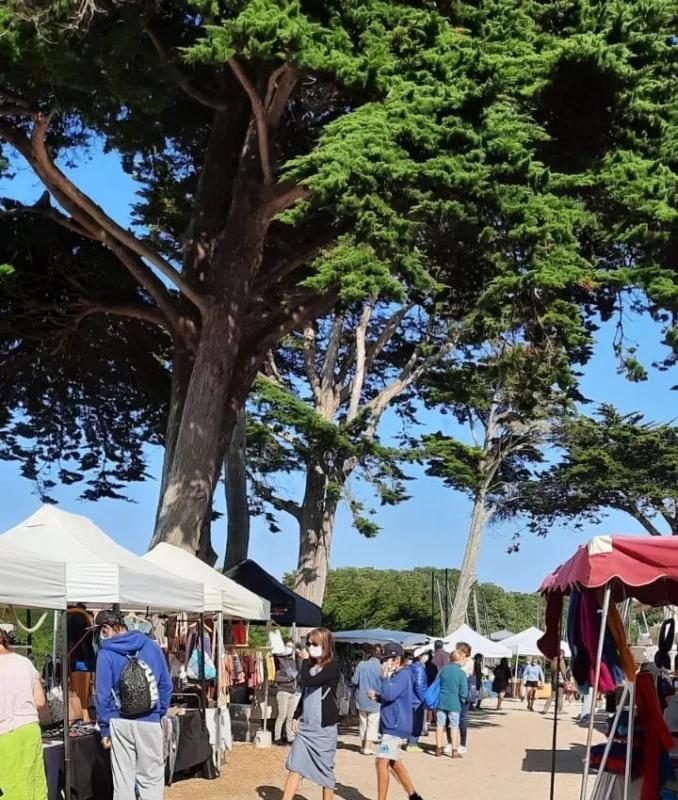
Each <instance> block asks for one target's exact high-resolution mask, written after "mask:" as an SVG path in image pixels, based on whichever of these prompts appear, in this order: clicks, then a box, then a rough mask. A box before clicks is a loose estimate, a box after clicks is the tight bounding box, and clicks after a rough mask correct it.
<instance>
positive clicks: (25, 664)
mask: <svg viewBox="0 0 678 800" xmlns="http://www.w3.org/2000/svg"><path fill="white" fill-rule="evenodd" d="M39 678H40V676H39V675H38V671H37V670H36V668H35V667H34V666H33V664H32V662H31V661H29V660H28V659H27V658H24V656H19V655H17V654H16V653H5V654H4V655H0V735H2V734H3V733H9V732H10V731H15V730H16V729H17V728H21V727H23V726H24V725H29V724H30V723H31V722H38V709H37V708H36V707H35V700H34V699H33V689H34V688H35V682H36V681H37V680H39Z"/></svg>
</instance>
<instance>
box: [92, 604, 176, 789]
mask: <svg viewBox="0 0 678 800" xmlns="http://www.w3.org/2000/svg"><path fill="white" fill-rule="evenodd" d="M94 624H95V627H96V628H98V629H99V632H100V637H101V639H100V646H99V653H98V655H97V671H96V689H97V721H98V723H99V727H100V729H101V744H102V747H104V748H106V749H109V750H110V751H111V766H112V770H113V790H114V799H115V800H135V798H136V797H138V798H139V800H162V798H163V796H164V791H165V760H164V758H163V737H162V727H161V724H160V720H161V719H162V718H163V717H164V716H165V714H166V713H167V709H168V708H169V704H170V699H171V697H172V680H171V678H170V674H169V670H168V669H167V663H166V661H165V656H164V655H163V653H162V650H161V649H160V648H159V647H158V645H157V644H156V643H155V642H152V641H151V640H150V639H149V638H148V637H147V636H146V635H145V634H143V633H141V632H140V631H128V630H127V626H126V625H125V620H124V617H123V615H122V614H121V613H120V612H119V611H101V612H99V614H97V617H96V620H95V623H94ZM132 658H137V659H138V661H139V662H140V663H141V664H142V665H143V667H144V668H145V667H146V666H147V667H148V668H149V669H150V672H151V673H152V676H149V681H150V683H149V688H150V685H151V684H152V682H153V681H154V682H155V686H153V688H152V690H151V697H152V698H153V700H152V707H151V708H150V710H149V711H148V712H146V713H141V714H136V715H135V716H132V717H127V716H125V715H124V714H123V713H122V712H121V709H120V676H121V675H122V672H123V670H124V668H125V667H126V666H127V665H128V664H129V663H130V659H132ZM156 687H157V699H156V697H155V688H156Z"/></svg>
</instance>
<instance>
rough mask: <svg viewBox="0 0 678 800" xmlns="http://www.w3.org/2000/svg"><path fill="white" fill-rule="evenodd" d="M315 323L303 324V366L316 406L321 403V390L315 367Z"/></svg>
mask: <svg viewBox="0 0 678 800" xmlns="http://www.w3.org/2000/svg"><path fill="white" fill-rule="evenodd" d="M315 337H316V333H315V325H314V324H313V323H308V324H307V325H305V326H304V344H303V351H304V366H305V367H306V377H307V378H308V382H309V384H310V386H311V391H312V392H313V397H314V398H315V404H316V407H319V406H320V405H321V404H322V392H321V389H320V376H319V375H318V369H317V367H316V357H317V352H316V347H315Z"/></svg>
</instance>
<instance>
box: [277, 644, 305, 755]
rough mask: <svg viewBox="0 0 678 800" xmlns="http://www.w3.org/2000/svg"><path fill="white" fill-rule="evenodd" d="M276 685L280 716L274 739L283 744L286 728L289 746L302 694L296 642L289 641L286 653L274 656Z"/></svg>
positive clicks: (286, 645)
mask: <svg viewBox="0 0 678 800" xmlns="http://www.w3.org/2000/svg"><path fill="white" fill-rule="evenodd" d="M274 660H275V683H276V686H277V687H278V691H277V692H276V701H277V704H278V716H277V717H276V720H275V731H274V739H275V741H276V742H277V743H278V744H283V740H282V732H283V726H285V736H286V737H287V744H292V742H293V741H294V725H293V724H292V723H293V721H294V712H295V711H296V710H297V705H299V699H300V698H301V692H300V691H299V680H298V678H299V670H298V668H297V661H296V658H295V654H294V642H293V641H292V640H291V639H288V640H287V641H286V642H285V652H284V653H282V654H279V655H276V656H274Z"/></svg>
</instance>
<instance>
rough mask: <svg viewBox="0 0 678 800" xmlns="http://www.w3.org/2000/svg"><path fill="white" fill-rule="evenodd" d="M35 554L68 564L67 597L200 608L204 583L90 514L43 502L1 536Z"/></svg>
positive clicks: (95, 604)
mask: <svg viewBox="0 0 678 800" xmlns="http://www.w3.org/2000/svg"><path fill="white" fill-rule="evenodd" d="M3 543H6V544H11V545H14V546H16V547H17V548H19V549H21V550H22V551H24V552H26V553H30V554H32V555H33V556H34V557H37V558H43V557H44V558H48V559H53V560H54V561H61V562H64V563H65V565H66V599H67V600H68V602H71V603H77V602H81V603H86V604H87V605H89V606H92V607H99V608H102V607H105V606H110V605H112V604H113V603H118V604H119V605H120V606H122V607H123V608H149V609H153V610H177V611H192V612H200V611H202V608H203V600H204V598H203V587H202V585H201V584H199V583H194V582H192V581H189V580H185V579H181V578H177V576H176V575H173V574H171V573H169V572H166V571H165V570H162V569H158V568H157V567H155V566H154V565H153V564H149V563H148V562H146V561H144V560H143V559H142V558H140V557H139V556H136V555H134V553H130V551H129V550H126V549H125V548H124V547H121V546H120V545H119V544H116V543H115V542H114V541H113V540H112V539H111V538H110V537H108V536H107V535H106V534H105V533H104V532H103V531H102V530H101V529H100V528H98V527H97V526H96V525H95V524H94V523H93V522H92V521H91V520H90V519H87V517H83V516H80V515H79V514H70V513H68V512H66V511H62V510H61V509H59V508H55V507H54V506H51V505H44V506H42V508H40V509H39V510H38V511H36V512H35V514H33V515H32V516H30V517H29V518H28V519H27V520H25V521H24V522H22V523H21V524H19V525H17V526H16V527H15V528H12V529H11V530H10V531H8V532H7V533H5V534H3V535H2V536H0V545H2V544H3Z"/></svg>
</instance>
